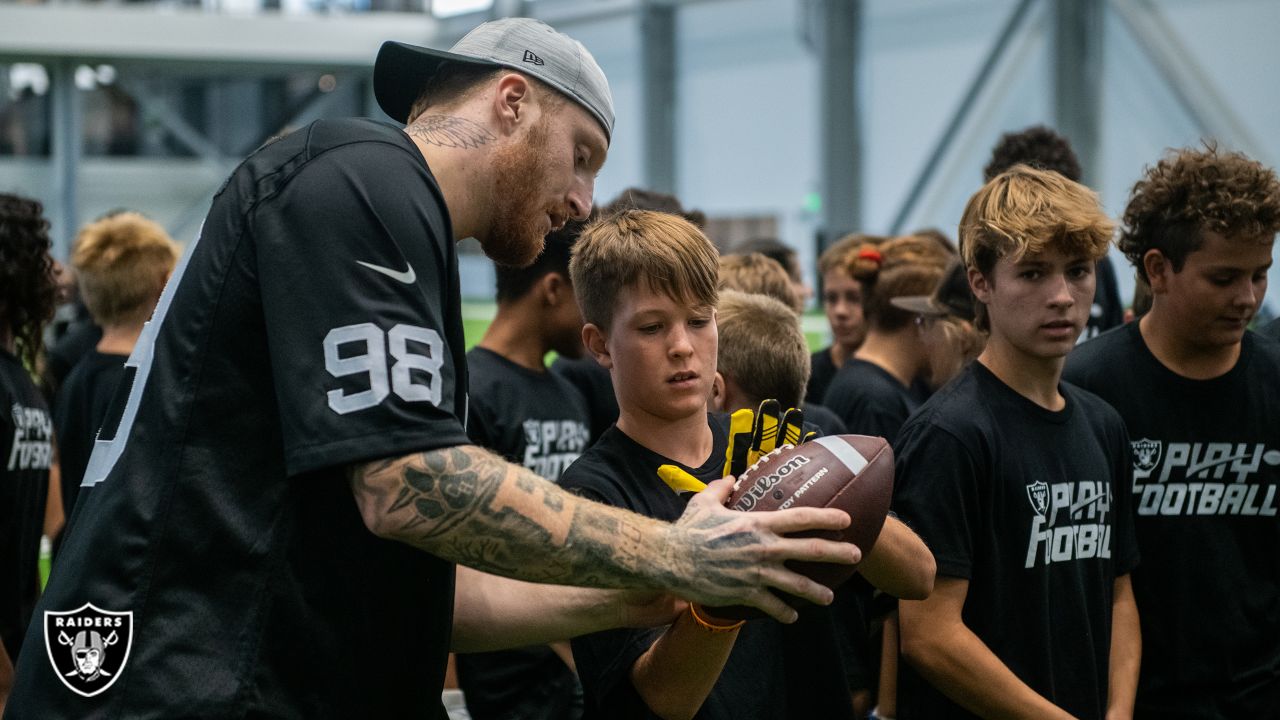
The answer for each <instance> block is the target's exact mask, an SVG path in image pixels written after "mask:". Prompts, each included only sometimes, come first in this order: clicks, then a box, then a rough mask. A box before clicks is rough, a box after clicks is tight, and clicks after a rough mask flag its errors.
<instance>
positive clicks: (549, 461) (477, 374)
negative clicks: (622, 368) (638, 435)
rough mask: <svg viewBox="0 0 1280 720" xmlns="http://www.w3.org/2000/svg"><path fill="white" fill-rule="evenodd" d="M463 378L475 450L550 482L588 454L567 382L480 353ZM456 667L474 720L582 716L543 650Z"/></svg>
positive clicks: (562, 672) (582, 404) (568, 674)
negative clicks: (468, 390)
mask: <svg viewBox="0 0 1280 720" xmlns="http://www.w3.org/2000/svg"><path fill="white" fill-rule="evenodd" d="M467 374H468V377H469V378H470V380H469V382H470V388H471V393H470V394H471V414H470V417H469V418H468V421H467V433H468V434H469V435H470V436H471V439H472V440H473V441H474V442H475V444H477V445H480V446H483V447H486V448H489V449H490V450H493V451H494V452H496V453H498V454H500V455H502V456H503V457H505V458H506V459H507V460H509V461H511V462H513V463H516V464H517V465H523V466H524V467H526V468H528V469H529V470H532V471H533V472H535V473H537V474H538V475H541V476H542V477H544V478H546V479H548V480H551V481H553V482H554V481H558V480H559V479H560V475H561V474H562V473H563V472H564V470H565V469H566V468H568V467H569V466H570V465H571V464H573V461H575V460H577V459H578V456H579V455H581V454H582V451H583V450H585V449H586V447H587V440H588V438H589V435H590V430H589V429H588V422H589V415H588V413H587V401H586V400H585V399H583V397H582V395H581V394H580V393H579V392H578V390H577V389H576V388H575V387H573V385H572V384H570V383H569V381H568V380H566V379H564V378H563V377H560V376H559V375H557V374H555V373H551V372H547V371H545V370H543V371H538V370H532V369H530V368H527V367H524V366H522V365H518V364H516V363H514V362H512V361H510V360H508V359H506V358H504V357H502V356H501V355H499V354H497V353H495V352H493V351H491V350H488V349H485V348H480V347H477V348H473V349H472V350H471V352H469V353H467ZM457 665H458V684H459V687H461V688H462V691H463V695H464V696H465V697H466V701H467V710H468V711H469V713H470V714H471V717H472V718H474V720H486V719H489V718H494V719H496V718H560V719H563V718H572V717H577V716H579V715H580V713H581V707H580V704H581V699H580V697H579V693H580V690H579V688H578V687H577V679H576V677H575V676H574V674H573V672H572V671H571V670H569V667H568V666H567V665H565V664H564V661H563V660H561V659H560V657H559V656H558V655H556V654H555V653H554V652H553V651H552V650H551V649H550V648H549V647H547V646H546V645H537V646H533V647H527V648H519V649H515V650H501V651H497V652H487V653H472V654H464V655H459V656H458V659H457Z"/></svg>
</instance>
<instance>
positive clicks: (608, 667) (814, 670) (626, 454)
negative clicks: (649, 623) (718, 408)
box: [561, 416, 853, 720]
mask: <svg viewBox="0 0 1280 720" xmlns="http://www.w3.org/2000/svg"><path fill="white" fill-rule="evenodd" d="M727 421H728V419H727V416H708V423H709V424H710V426H711V429H712V432H713V437H714V442H713V443H712V448H711V454H710V455H708V456H707V459H706V461H705V462H704V463H702V464H701V465H700V466H698V467H688V466H686V465H682V464H680V463H675V464H676V465H678V466H679V467H681V468H683V469H684V470H685V471H686V472H688V473H689V474H691V475H693V476H694V477H696V478H698V479H699V480H702V481H704V482H710V481H712V480H717V479H719V478H720V477H721V474H722V471H723V470H724V456H725V448H726V446H727V444H728V426H727ZM671 462H672V461H671V460H669V459H667V458H665V457H663V456H661V455H659V454H657V453H655V452H653V451H652V450H649V449H648V448H646V447H644V446H643V445H640V444H639V443H637V442H636V441H634V440H632V439H631V438H630V437H628V436H627V435H626V433H624V432H622V431H621V430H619V429H618V428H617V426H614V427H611V428H609V430H608V431H606V432H605V434H604V435H603V436H602V437H601V438H600V439H599V441H597V442H596V444H595V445H593V446H592V447H591V448H590V449H589V450H587V452H585V453H583V455H582V457H581V458H580V459H579V460H578V462H576V463H574V464H573V466H572V467H570V468H569V471H568V472H566V473H565V474H564V477H563V478H561V484H563V485H564V486H565V487H566V488H569V489H570V490H573V491H574V492H576V493H578V494H580V495H582V496H584V497H587V498H590V499H592V500H598V501H600V502H604V503H607V504H609V505H614V506H617V507H623V508H627V509H629V510H634V511H635V512H638V513H640V514H641V515H646V516H648V517H653V518H657V519H659V520H665V521H668V522H670V521H674V520H676V519H677V518H679V517H680V515H681V514H682V513H683V512H684V508H685V503H686V501H687V498H688V496H687V495H681V494H678V493H676V492H675V491H673V490H671V489H670V488H669V487H667V485H666V484H664V483H663V482H662V481H661V480H660V479H659V478H658V475H657V471H658V467H659V466H661V465H663V464H667V463H671ZM800 617H801V619H800V620H799V621H798V622H797V623H795V624H794V625H790V626H787V625H782V624H780V623H777V622H774V621H773V620H769V619H760V620H749V621H747V624H746V625H745V626H743V628H742V630H741V631H739V634H738V638H737V640H736V641H735V643H734V646H733V651H732V652H731V653H730V654H729V659H728V661H727V662H726V663H725V666H724V670H723V672H721V674H720V679H719V680H717V681H716V684H715V687H713V688H712V690H711V693H710V695H708V697H707V700H706V702H705V703H703V705H702V708H701V710H699V711H698V714H697V715H696V716H695V717H697V718H702V719H704V720H713V719H714V720H754V719H756V718H759V719H761V720H765V719H773V720H776V719H779V718H824V719H826V718H851V717H852V715H853V710H852V707H851V704H850V693H849V689H848V685H846V683H845V680H844V671H843V666H842V660H841V657H840V653H839V649H838V647H837V645H836V640H835V629H834V624H833V622H832V617H831V613H830V612H828V611H827V609H826V608H819V607H810V608H807V609H805V610H803V611H801V613H800ZM664 631H665V628H653V629H645V630H634V629H620V630H610V631H606V632H600V633H594V634H592V635H586V636H583V637H580V638H575V639H574V640H573V656H574V660H575V661H576V663H577V666H578V673H579V675H580V677H581V679H582V686H583V689H584V690H585V693H586V704H587V717H596V718H608V719H609V720H614V719H615V718H616V719H628V718H653V717H656V716H655V715H653V714H652V713H651V712H650V711H649V709H648V707H647V706H646V705H645V704H644V701H643V700H642V699H641V698H640V695H639V693H638V692H637V691H636V690H635V687H634V686H633V685H632V684H631V681H630V671H631V666H632V665H633V664H635V661H636V659H637V658H639V657H640V656H641V655H642V654H644V652H645V651H646V650H648V648H649V646H650V645H652V644H653V643H654V641H656V640H657V639H658V638H659V637H660V636H661V635H662V633H663V632H664Z"/></svg>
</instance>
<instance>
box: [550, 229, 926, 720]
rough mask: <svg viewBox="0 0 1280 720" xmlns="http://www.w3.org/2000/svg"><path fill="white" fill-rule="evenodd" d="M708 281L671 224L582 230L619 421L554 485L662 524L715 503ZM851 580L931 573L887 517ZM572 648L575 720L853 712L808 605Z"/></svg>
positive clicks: (700, 619) (694, 248)
mask: <svg viewBox="0 0 1280 720" xmlns="http://www.w3.org/2000/svg"><path fill="white" fill-rule="evenodd" d="M717 273H718V258H717V256H716V251H715V248H714V247H713V246H712V245H711V243H710V242H709V241H708V240H707V239H706V237H705V236H704V235H703V234H702V233H701V232H700V231H699V230H698V229H697V228H695V227H694V226H693V225H691V224H689V223H688V222H686V221H684V220H682V219H681V218H679V217H676V216H673V215H667V214H663V213H655V212H648V211H629V212H624V213H620V214H618V215H615V216H612V217H610V218H607V219H604V220H601V221H599V222H598V223H596V224H595V225H593V226H591V227H589V228H588V229H587V230H586V231H584V233H583V236H582V238H581V239H580V240H579V242H578V245H577V247H576V248H575V250H574V258H573V261H572V263H571V265H570V275H571V277H572V284H573V286H574V290H575V292H576V294H577V296H578V301H579V305H580V306H581V308H582V313H583V317H584V319H585V320H586V321H587V324H586V326H585V327H584V328H583V341H584V343H585V345H586V346H587V349H588V351H589V352H590V353H591V354H592V355H593V356H594V357H595V358H596V360H597V361H598V362H600V363H601V364H602V365H603V366H605V367H607V368H609V370H610V373H611V375H612V380H613V386H614V391H615V393H616V394H617V399H618V405H619V408H620V414H619V418H618V423H617V424H616V425H615V426H614V427H612V428H610V429H609V430H608V431H606V432H605V434H604V435H603V436H601V438H600V440H599V441H598V442H597V443H596V444H595V445H593V446H592V447H591V448H590V449H589V450H588V451H587V452H585V453H584V454H583V455H582V457H581V458H579V460H578V461H577V462H576V463H574V465H573V466H571V467H570V468H569V470H568V471H566V472H565V474H564V475H563V476H562V478H561V483H562V484H563V485H564V486H565V487H567V488H570V489H572V490H574V491H575V492H578V493H579V494H581V495H584V496H586V497H589V498H592V499H596V500H600V501H603V502H606V503H609V504H613V505H617V506H621V507H625V508H628V509H631V510H634V511H636V512H639V513H642V514H645V515H648V516H650V517H655V518H659V519H663V520H673V519H675V518H676V517H679V515H680V513H681V512H683V510H684V507H685V504H686V502H687V501H688V499H689V497H690V496H691V495H692V493H696V492H699V491H701V490H702V489H703V488H704V487H705V488H706V492H710V493H715V494H717V495H718V496H721V497H722V498H725V497H727V496H728V492H729V483H728V482H720V483H717V482H715V481H716V479H717V478H720V477H721V476H722V475H723V474H724V468H725V457H726V454H727V451H728V447H729V444H730V443H729V432H728V427H727V419H726V418H723V417H720V416H714V415H708V413H707V399H708V397H709V395H710V392H711V387H712V383H713V381H714V377H715V372H716V357H717V349H718V339H717V333H716V325H715V313H716V310H715V308H716V304H717V299H718V298H717V291H716V285H717ZM708 483H709V485H708ZM846 522H847V521H842V522H833V523H832V525H831V527H833V528H838V527H840V526H843V525H844V524H846ZM785 542H792V541H790V540H788V541H785ZM795 542H812V541H810V540H796V541H795ZM839 557H840V556H839V555H838V554H836V553H832V559H833V560H838V559H839ZM845 561H847V558H845ZM860 570H861V571H862V572H863V573H864V574H865V575H867V576H868V578H869V579H872V580H873V581H875V582H878V583H881V584H883V586H884V587H885V588H886V589H887V590H890V591H892V592H896V593H898V594H902V595H905V596H911V597H922V596H924V595H927V593H928V590H929V586H930V583H931V580H932V571H933V567H932V560H931V558H929V557H928V550H927V549H925V548H924V546H923V545H922V544H921V543H920V542H919V539H918V538H915V537H914V536H913V535H911V534H910V532H909V531H907V530H906V528H905V527H903V526H902V525H901V524H900V523H896V522H890V523H887V524H886V529H885V530H884V531H882V533H881V538H880V539H879V541H878V542H877V544H876V546H875V552H873V553H869V554H867V556H866V557H865V558H864V559H863V560H862V563H861V565H860ZM826 597H828V598H830V593H827V594H826ZM778 602H781V600H778ZM573 649H574V657H575V661H576V664H577V666H578V670H579V673H580V675H581V679H582V684H583V688H584V691H585V694H586V705H587V709H588V713H592V712H603V711H607V712H608V713H609V715H610V716H612V717H654V716H656V717H663V718H669V717H695V716H696V717H700V718H726V719H727V718H734V719H735V720H741V718H743V717H759V718H784V717H824V718H839V717H851V715H852V712H851V709H850V706H849V693H848V690H847V686H846V684H845V680H844V676H843V670H842V667H841V661H840V655H839V651H838V649H837V647H836V644H835V640H834V637H833V634H832V627H831V621H830V615H829V614H828V613H827V611H826V610H825V609H824V608H809V609H807V610H806V611H805V612H802V613H801V619H800V620H799V621H798V622H797V623H796V624H795V625H792V626H788V627H784V626H782V625H779V624H777V623H774V622H771V621H767V620H751V621H748V622H746V623H742V622H738V621H732V620H728V619H725V618H718V617H716V616H715V615H714V613H713V612H711V611H709V610H707V609H706V608H702V607H698V606H691V607H690V608H689V609H688V610H687V611H686V612H685V613H683V614H682V615H681V616H680V617H678V618H677V619H676V621H675V622H674V623H673V624H672V625H670V626H669V627H666V628H657V629H654V630H617V631H608V632H602V633H596V634H594V635H589V636H585V637H582V638H578V639H575V640H574V642H573ZM744 696H749V697H751V698H752V701H751V702H749V703H744V702H742V698H743V697H744Z"/></svg>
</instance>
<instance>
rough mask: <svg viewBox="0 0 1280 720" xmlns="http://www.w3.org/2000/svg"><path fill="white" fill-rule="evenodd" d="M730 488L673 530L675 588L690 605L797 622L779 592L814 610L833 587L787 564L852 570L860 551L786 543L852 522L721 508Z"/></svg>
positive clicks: (711, 490) (700, 504) (703, 499)
mask: <svg viewBox="0 0 1280 720" xmlns="http://www.w3.org/2000/svg"><path fill="white" fill-rule="evenodd" d="M732 489H733V483H732V482H731V481H729V480H728V479H722V480H717V481H715V482H713V483H711V484H710V485H707V489H706V490H705V491H704V492H701V493H698V494H697V495H696V496H695V497H694V498H693V499H691V500H690V501H689V506H688V507H687V508H686V509H685V512H684V514H683V515H681V516H680V518H679V519H678V520H676V522H675V523H674V524H673V525H672V526H671V532H670V535H669V537H670V539H671V544H670V546H669V552H671V553H673V554H674V555H675V556H676V558H677V559H678V562H679V563H680V564H681V565H686V566H687V567H688V572H679V573H675V575H676V577H672V578H671V581H672V583H673V586H674V589H675V590H676V591H677V592H679V594H680V595H681V596H683V597H685V598H686V599H688V600H691V601H693V602H697V603H701V604H702V605H708V606H713V607H715V606H723V605H750V606H752V607H755V608H759V609H760V610H762V611H764V612H765V613H767V614H769V615H771V616H772V617H774V618H775V619H777V620H780V621H782V622H785V623H790V622H794V621H795V619H796V617H797V614H796V611H795V609H794V608H792V607H791V606H789V605H787V604H786V603H785V602H784V601H783V600H782V599H781V598H780V597H779V596H778V595H775V594H774V593H772V592H770V588H776V589H777V590H780V591H782V592H785V593H790V594H792V595H796V596H799V597H801V598H804V599H806V600H809V601H810V602H814V603H817V604H819V605H826V604H829V603H830V602H831V599H832V597H833V595H832V592H831V590H830V588H828V587H826V586H825V585H822V584H820V583H818V582H815V581H813V580H810V579H809V578H807V577H805V576H804V575H801V574H800V573H797V572H795V571H793V570H790V569H788V568H787V567H786V563H787V562H789V561H793V560H797V561H809V562H834V563H843V564H848V565H852V564H855V563H857V562H859V561H860V560H861V559H862V552H861V551H860V550H859V549H858V548H857V547H856V546H854V545H851V544H849V543H840V542H834V541H831V540H821V539H818V538H787V537H783V536H784V535H787V534H790V533H797V532H802V531H805V530H840V529H843V528H845V527H846V526H848V524H849V516H848V515H847V514H845V513H844V512H843V511H841V510H835V509H820V508H792V509H790V510H780V511H775V512H751V513H744V512H736V511H733V510H729V509H728V508H726V507H724V502H725V501H726V500H727V499H728V498H729V494H730V492H731V491H732Z"/></svg>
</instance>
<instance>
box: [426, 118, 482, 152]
mask: <svg viewBox="0 0 1280 720" xmlns="http://www.w3.org/2000/svg"><path fill="white" fill-rule="evenodd" d="M405 132H407V133H409V135H410V136H411V137H415V138H417V139H419V140H421V141H422V142H424V143H426V144H428V145H438V146H440V147H449V148H461V149H468V148H477V147H480V146H481V145H484V144H485V143H488V142H492V141H493V140H495V139H496V137H495V136H494V134H493V133H491V132H489V130H488V128H486V127H485V126H483V125H481V124H479V123H477V122H473V121H471V120H468V119H466V118H460V117H454V116H452V115H424V116H422V117H420V118H418V119H417V120H414V121H413V124H412V125H410V126H408V127H407V128H405Z"/></svg>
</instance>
